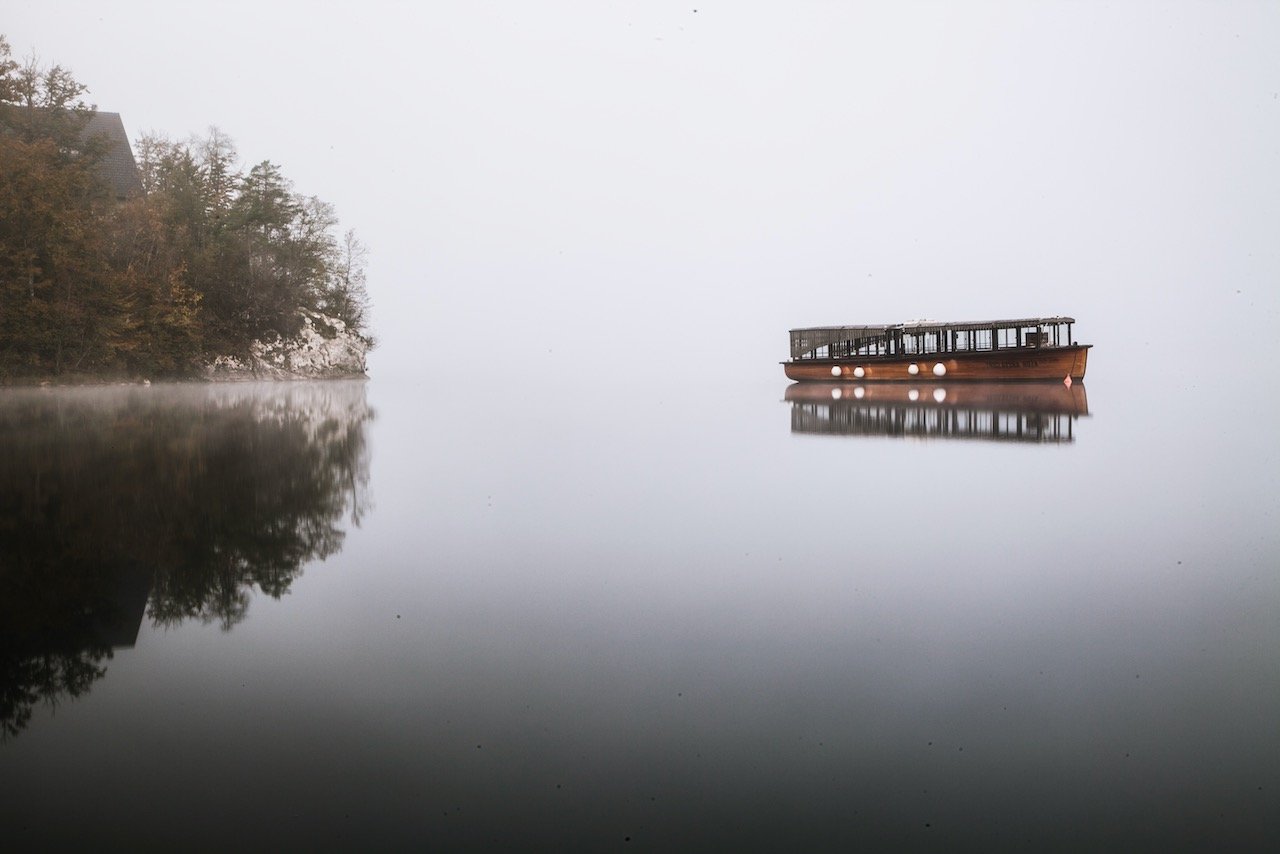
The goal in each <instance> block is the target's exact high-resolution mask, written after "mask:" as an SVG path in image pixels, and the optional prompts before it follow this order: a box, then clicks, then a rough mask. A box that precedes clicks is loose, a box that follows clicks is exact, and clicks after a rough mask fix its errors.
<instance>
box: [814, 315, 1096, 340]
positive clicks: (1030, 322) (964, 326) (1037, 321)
mask: <svg viewBox="0 0 1280 854" xmlns="http://www.w3.org/2000/svg"><path fill="white" fill-rule="evenodd" d="M1075 322H1076V319H1075V318H1074V317H1023V318H1017V319H1014V320H961V321H958V322H951V321H943V320H907V321H904V322H902V323H884V324H872V325H866V324H864V325H861V326H802V327H799V328H796V329H792V330H791V332H793V333H796V332H839V333H848V334H849V335H852V336H855V337H857V336H862V335H883V334H884V333H886V332H889V331H891V330H899V329H901V330H906V331H915V330H928V331H933V330H935V329H954V330H957V331H967V330H971V329H1013V328H1015V327H1016V328H1018V329H1024V328H1029V327H1032V326H1053V325H1056V324H1060V323H1075Z"/></svg>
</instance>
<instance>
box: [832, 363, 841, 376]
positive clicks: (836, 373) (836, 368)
mask: <svg viewBox="0 0 1280 854" xmlns="http://www.w3.org/2000/svg"><path fill="white" fill-rule="evenodd" d="M831 376H833V377H838V376H840V366H839V365H835V366H833V367H832V368H831Z"/></svg>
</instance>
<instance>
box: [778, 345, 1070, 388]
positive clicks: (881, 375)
mask: <svg viewBox="0 0 1280 854" xmlns="http://www.w3.org/2000/svg"><path fill="white" fill-rule="evenodd" d="M1090 346H1091V345H1088V344H1078V345H1072V346H1069V347H1039V348H1020V349H1016V350H1014V349H1010V350H985V351H982V352H978V353H929V354H925V355H920V356H870V357H862V358H856V357H855V358H839V359H798V360H793V361H790V362H784V363H783V367H784V369H785V370H786V373H787V376H788V377H789V378H790V379H793V380H796V381H798V382H841V381H851V382H921V381H933V382H947V383H950V382H954V381H962V382H966V381H993V380H1019V381H1021V380H1040V381H1045V380H1059V381H1061V380H1065V379H1066V378H1067V377H1071V379H1072V380H1073V381H1078V380H1082V379H1084V372H1085V364H1086V362H1087V361H1088V358H1089V347H1090ZM912 365H915V367H916V373H912V372H911V366H912ZM939 365H941V366H942V368H941V372H939V371H938V370H937V366H939ZM858 369H861V374H862V375H861V376H859V375H858V373H859V370H858Z"/></svg>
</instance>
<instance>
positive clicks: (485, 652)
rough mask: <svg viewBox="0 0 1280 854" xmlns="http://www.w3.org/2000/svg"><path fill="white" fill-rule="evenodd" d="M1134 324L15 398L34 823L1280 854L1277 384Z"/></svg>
mask: <svg viewBox="0 0 1280 854" xmlns="http://www.w3.org/2000/svg"><path fill="white" fill-rule="evenodd" d="M1101 355H1102V354H1101V353H1099V354H1098V355H1095V357H1094V358H1093V359H1092V360H1091V366H1090V367H1091V373H1090V380H1089V381H1088V382H1086V383H1085V385H1084V388H1083V389H1082V388H1080V387H1073V388H1072V389H1065V388H1063V387H1048V388H1040V389H1035V390H1027V389H1015V390H1013V391H1010V390H1009V389H987V390H985V392H983V394H975V393H974V392H973V391H972V390H971V389H967V388H965V387H960V386H955V385H952V386H946V385H932V384H930V385H922V386H921V387H920V388H917V389H908V388H905V387H899V388H897V390H896V391H895V392H893V393H890V392H886V391H884V390H883V389H876V388H872V387H867V388H865V389H863V390H862V391H861V394H859V393H858V391H857V388H856V387H854V386H843V387H826V386H816V387H814V388H813V389H808V390H805V391H804V392H803V393H801V392H800V391H799V390H796V389H792V390H790V391H788V384H787V382H786V381H785V379H784V378H783V377H782V375H781V371H780V370H777V371H776V372H775V371H769V372H767V373H765V372H762V373H761V374H760V375H758V376H754V377H751V378H747V379H741V378H739V379H732V378H731V379H727V380H723V381H721V380H714V379H708V380H692V379H689V378H681V377H664V378H659V377H649V378H644V377H641V378H638V379H632V380H628V381H626V382H623V381H617V382H610V381H608V380H601V379H591V380H587V379H583V380H576V381H575V380H572V379H565V378H553V377H559V376H561V375H553V374H547V375H545V376H542V377H540V378H532V379H531V378H529V377H527V376H520V377H506V376H501V375H495V376H493V377H490V378H488V379H484V378H477V379H472V380H466V381H464V380H459V379H453V378H438V379H421V380H416V381H415V380H402V381H393V380H385V381H384V380H380V379H374V380H372V381H370V382H368V383H347V382H343V383H325V384H296V385H288V384H285V385H261V386H259V385H234V386H215V387H199V386H178V387H166V386H161V385H156V386H151V387H147V388H143V387H128V388H120V387H118V388H87V389H66V390H37V389H32V390H7V391H3V392H0V561H3V564H2V572H3V576H2V577H0V581H2V584H3V598H2V599H0V609H2V611H0V613H2V615H3V616H2V622H0V625H2V626H3V633H4V634H3V646H4V650H3V653H0V668H2V669H0V714H2V716H3V719H2V721H0V723H2V725H3V727H4V738H3V743H0V791H3V792H4V796H3V798H0V826H3V828H4V838H5V839H6V847H9V846H10V845H11V844H12V845H14V846H15V847H17V848H21V849H33V848H47V847H64V846H66V847H70V846H75V845H86V846H89V847H93V848H96V849H101V848H118V847H126V846H127V847H130V848H137V847H142V848H175V849H176V848H190V847H203V848H208V849H221V850H227V849H233V848H241V847H251V848H255V849H274V848H289V849H324V848H348V847H364V848H371V849H376V848H392V847H404V848H416V849H426V848H432V847H434V848H439V849H445V848H454V847H456V848H469V849H473V850H474V849H475V848H484V847H490V846H492V847H502V848H506V849H516V850H519V849H525V848H541V849H546V850H554V849H558V848H570V849H585V850H601V849H612V848H622V849H645V850H681V849H683V850H692V849H699V850H706V849H712V848H719V849H724V850H731V849H739V848H772V849H775V850H850V849H851V848H852V847H854V846H856V845H859V844H861V845H864V846H868V847H870V848H873V849H874V848H886V849H887V848H936V849H939V850H954V849H956V848H957V847H961V846H969V847H974V848H985V849H992V848H1019V849H1023V850H1042V849H1053V848H1060V849H1066V850H1107V849H1109V850H1123V851H1128V850H1134V849H1135V848H1141V849H1149V850H1164V849H1168V848H1183V849H1187V848H1201V849H1209V848H1214V849H1234V850H1244V849H1261V848H1267V847H1269V846H1270V845H1273V844H1275V843H1277V842H1280V817H1278V816H1280V813H1278V812H1277V810H1276V806H1275V805H1276V800H1277V796H1278V795H1280V725H1278V724H1277V722H1280V656H1278V655H1277V650H1280V619H1277V614H1280V580H1278V574H1277V566H1278V565H1280V542H1278V540H1277V533H1276V531H1277V527H1278V525H1277V522H1278V513H1277V511H1278V510H1280V500H1278V499H1277V496H1276V492H1275V483H1276V475H1277V472H1278V470H1280V467H1278V466H1277V459H1276V451H1275V440H1274V435H1273V434H1272V432H1271V427H1272V425H1273V424H1274V421H1268V420H1267V419H1265V418H1263V419H1260V418H1259V417H1258V399H1259V397H1260V396H1265V394H1266V393H1267V392H1266V390H1265V389H1264V388H1259V387H1256V386H1253V385H1250V384H1249V383H1246V382H1241V383H1237V384H1235V385H1233V386H1230V387H1226V386H1221V385H1215V386H1214V387H1212V388H1205V387H1200V388H1197V387H1196V386H1195V385H1194V384H1193V383H1189V382H1174V383H1151V382H1142V381H1140V380H1138V379H1137V378H1135V377H1124V376H1121V377H1120V378H1119V379H1117V374H1118V373H1119V372H1118V371H1117V370H1115V369H1114V366H1113V370H1112V372H1111V374H1110V375H1108V373H1107V372H1106V371H1105V370H1104V366H1105V360H1104V359H1103V358H1100V356H1101ZM911 391H914V392H916V394H915V396H914V397H911V396H910V394H909V393H910V392H911ZM984 394H985V396H983V395H984ZM1268 405H1270V404H1268Z"/></svg>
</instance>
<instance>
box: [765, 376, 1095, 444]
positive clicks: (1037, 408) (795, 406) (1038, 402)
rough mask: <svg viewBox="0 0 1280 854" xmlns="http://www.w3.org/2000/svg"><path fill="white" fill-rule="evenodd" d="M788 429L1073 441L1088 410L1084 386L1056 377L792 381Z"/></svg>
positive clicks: (788, 396) (837, 433)
mask: <svg viewBox="0 0 1280 854" xmlns="http://www.w3.org/2000/svg"><path fill="white" fill-rule="evenodd" d="M786 400H787V402H788V403H790V404H791V432H792V433H809V434H817V435H827V436H900V437H914V438H920V439H984V440H988V441H998V442H1031V443H1058V444H1061V443H1068V442H1073V441H1075V422H1076V419H1077V418H1079V417H1081V416H1085V415H1088V414H1089V405H1088V401H1087V399H1086V397H1085V391H1084V384H1083V383H1075V384H1073V385H1067V384H1065V383H1061V382H1051V383H1039V382H1003V383H984V382H966V383H951V384H939V383H935V384H929V383H922V384H918V385H917V384H912V383H874V384H871V383H867V384H862V383H848V382H830V383H814V382H809V383H796V384H794V385H792V386H789V387H788V388H787V391H786Z"/></svg>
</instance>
